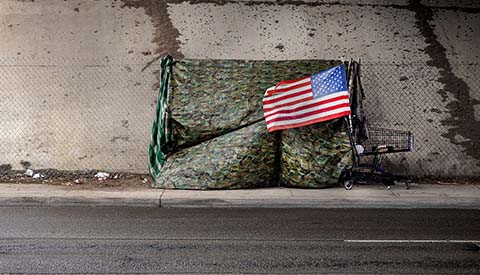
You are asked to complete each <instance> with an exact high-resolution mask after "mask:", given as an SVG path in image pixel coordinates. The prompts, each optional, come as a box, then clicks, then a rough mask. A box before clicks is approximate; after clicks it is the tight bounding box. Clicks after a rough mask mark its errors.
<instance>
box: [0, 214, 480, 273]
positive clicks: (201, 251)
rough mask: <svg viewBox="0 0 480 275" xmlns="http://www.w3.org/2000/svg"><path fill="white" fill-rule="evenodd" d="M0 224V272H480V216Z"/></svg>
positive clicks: (12, 218)
mask: <svg viewBox="0 0 480 275" xmlns="http://www.w3.org/2000/svg"><path fill="white" fill-rule="evenodd" d="M0 218H1V222H0V274H3V273H62V274H65V273H76V274H77V273H96V274H98V273H107V274H111V273H115V274H118V273H129V274H131V273H138V274H141V273H144V274H145V273H146V274H151V273H196V274H197V273H269V274H272V273H281V274H291V273H296V274H298V273H324V274H325V273H335V274H385V273H387V274H480V252H479V247H478V245H477V243H478V242H480V241H479V240H480V210H452V209H436V210H426V209H416V210H399V209H396V210H387V209H385V210H378V209H352V210H348V209H263V208H262V209H153V208H10V207H3V208H0ZM478 244H479V245H480V243H478Z"/></svg>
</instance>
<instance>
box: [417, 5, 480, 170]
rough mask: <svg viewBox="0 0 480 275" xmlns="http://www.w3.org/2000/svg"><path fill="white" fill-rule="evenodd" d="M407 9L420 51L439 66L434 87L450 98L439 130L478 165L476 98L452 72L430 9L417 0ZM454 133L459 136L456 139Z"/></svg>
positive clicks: (479, 137)
mask: <svg viewBox="0 0 480 275" xmlns="http://www.w3.org/2000/svg"><path fill="white" fill-rule="evenodd" d="M408 7H409V9H410V10H411V11H413V12H415V18H416V20H417V21H416V26H417V28H418V29H419V30H420V33H421V34H422V35H423V37H424V38H425V42H426V43H427V45H428V46H427V47H425V49H424V52H425V53H426V54H427V55H428V56H429V57H430V60H429V61H427V64H428V65H429V66H432V67H435V68H437V69H438V70H439V73H440V77H439V79H438V81H439V82H440V83H442V84H443V85H444V87H443V89H441V90H440V91H438V93H439V95H440V96H441V97H442V99H443V101H444V102H445V101H446V100H447V99H451V98H453V100H451V101H450V102H449V103H447V105H446V107H447V109H448V111H449V113H450V117H449V118H446V119H444V120H442V121H441V123H442V125H443V126H446V127H445V128H446V129H447V133H445V134H443V136H444V137H446V138H448V139H449V140H450V142H451V143H453V144H457V145H461V146H462V147H463V148H464V152H465V153H466V154H467V155H469V156H471V157H473V158H475V159H477V160H479V162H478V165H480V130H479V129H480V121H477V120H475V109H474V106H475V105H477V104H480V101H478V100H476V99H474V98H473V97H471V96H470V87H469V86H468V84H467V83H466V82H465V81H464V80H463V79H461V78H459V77H457V76H456V75H455V73H454V72H453V69H452V65H451V63H450V61H449V60H448V58H447V54H446V49H445V47H444V46H443V45H442V44H441V43H440V42H439V41H438V39H437V36H436V35H435V33H434V31H433V27H432V26H431V25H430V23H429V21H433V10H432V8H430V7H426V6H424V5H422V4H421V3H420V0H410V1H409V6H408ZM458 135H460V136H462V137H463V139H462V140H459V139H458Z"/></svg>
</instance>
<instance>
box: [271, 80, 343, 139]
mask: <svg viewBox="0 0 480 275" xmlns="http://www.w3.org/2000/svg"><path fill="white" fill-rule="evenodd" d="M263 112H264V116H265V121H266V123H267V128H268V131H269V132H272V131H275V130H281V129H289V128H296V127H301V126H305V125H310V124H313V123H317V122H321V121H326V120H330V119H335V118H339V117H343V116H346V115H349V114H350V112H351V111H350V102H349V100H348V91H341V92H336V93H334V94H330V95H327V96H324V97H320V98H317V99H315V98H313V94H312V86H311V83H310V77H306V78H301V79H297V80H294V81H288V82H280V83H279V84H278V85H277V86H275V87H271V88H269V89H267V91H266V92H265V98H264V99H263Z"/></svg>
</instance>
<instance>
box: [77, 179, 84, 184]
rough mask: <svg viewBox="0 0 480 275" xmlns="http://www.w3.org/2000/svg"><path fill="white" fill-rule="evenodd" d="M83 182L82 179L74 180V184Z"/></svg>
mask: <svg viewBox="0 0 480 275" xmlns="http://www.w3.org/2000/svg"><path fill="white" fill-rule="evenodd" d="M82 183H83V179H76V180H75V184H82Z"/></svg>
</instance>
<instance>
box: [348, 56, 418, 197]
mask: <svg viewBox="0 0 480 275" xmlns="http://www.w3.org/2000/svg"><path fill="white" fill-rule="evenodd" d="M360 65H361V64H360V61H358V62H356V61H353V60H352V61H350V63H348V66H347V68H348V70H347V77H348V78H347V80H348V90H349V93H350V106H351V110H352V114H351V115H350V116H348V117H346V118H345V120H346V124H347V128H348V134H349V138H350V145H351V147H352V151H353V165H352V167H351V168H349V169H346V170H344V171H343V172H342V174H341V175H340V179H339V181H340V183H341V184H343V187H345V189H347V190H350V189H352V187H353V185H354V184H355V183H369V182H372V181H373V182H382V183H384V184H385V185H387V186H388V187H390V185H392V184H394V183H395V181H404V182H405V185H406V187H407V189H408V187H409V183H410V180H411V179H410V178H409V177H406V176H400V175H393V174H392V173H390V172H387V171H385V170H384V169H383V168H382V167H381V166H380V164H381V162H382V156H383V155H385V154H390V153H398V152H410V151H412V150H413V143H414V137H413V133H412V132H410V131H401V130H394V129H386V128H379V127H371V126H369V125H368V123H367V119H366V115H365V112H364V110H363V100H364V99H365V92H364V90H363V86H362V82H361V77H360V76H361V74H360V68H361V66H360Z"/></svg>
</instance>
